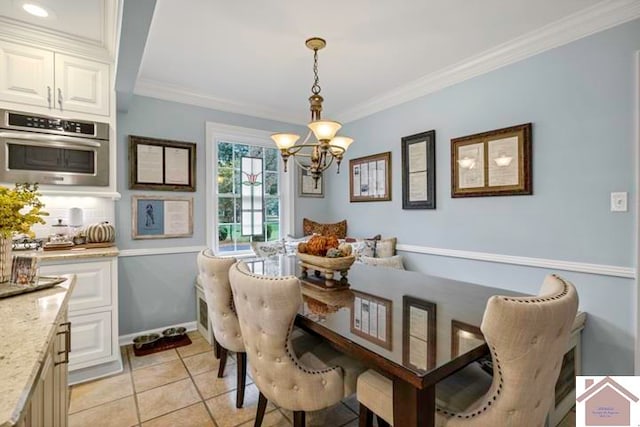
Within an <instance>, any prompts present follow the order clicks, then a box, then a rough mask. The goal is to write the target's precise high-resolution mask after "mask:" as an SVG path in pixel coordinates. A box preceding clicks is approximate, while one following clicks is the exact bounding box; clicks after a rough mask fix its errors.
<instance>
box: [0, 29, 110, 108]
mask: <svg viewBox="0 0 640 427" xmlns="http://www.w3.org/2000/svg"><path fill="white" fill-rule="evenodd" d="M0 101H6V102H16V103H20V104H27V105H34V106H38V107H47V108H49V109H50V110H51V112H52V113H53V112H56V111H57V112H62V111H74V112H80V113H89V114H99V115H103V116H108V115H109V64H105V63H103V62H97V61H91V60H87V59H83V58H78V57H75V56H70V55H64V54H61V53H57V52H52V51H49V50H46V49H38V48H34V47H30V46H26V45H21V44H17V43H10V42H6V41H2V40H0Z"/></svg>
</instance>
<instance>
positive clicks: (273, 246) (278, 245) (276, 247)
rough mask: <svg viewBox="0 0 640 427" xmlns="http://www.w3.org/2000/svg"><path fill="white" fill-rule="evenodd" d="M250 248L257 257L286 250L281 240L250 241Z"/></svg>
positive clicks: (269, 255)
mask: <svg viewBox="0 0 640 427" xmlns="http://www.w3.org/2000/svg"><path fill="white" fill-rule="evenodd" d="M251 249H253V252H254V253H255V254H256V256H257V257H259V258H269V257H272V256H276V255H279V254H284V253H285V252H286V251H285V246H284V243H283V242H282V241H275V242H251Z"/></svg>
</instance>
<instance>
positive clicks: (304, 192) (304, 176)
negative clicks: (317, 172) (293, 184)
mask: <svg viewBox="0 0 640 427" xmlns="http://www.w3.org/2000/svg"><path fill="white" fill-rule="evenodd" d="M296 169H298V196H300V197H324V179H323V178H324V177H323V176H321V177H320V179H318V182H317V183H316V182H315V181H314V179H313V177H312V176H311V172H309V171H308V170H305V169H302V168H296Z"/></svg>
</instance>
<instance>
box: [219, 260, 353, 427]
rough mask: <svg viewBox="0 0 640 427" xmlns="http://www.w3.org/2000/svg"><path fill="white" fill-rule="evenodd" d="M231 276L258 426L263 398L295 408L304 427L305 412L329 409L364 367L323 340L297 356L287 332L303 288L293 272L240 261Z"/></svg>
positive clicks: (296, 426) (298, 423)
mask: <svg viewBox="0 0 640 427" xmlns="http://www.w3.org/2000/svg"><path fill="white" fill-rule="evenodd" d="M229 280H230V282H231V288H232V289H233V297H234V302H235V306H236V309H237V311H238V317H239V319H240V329H241V330H242V337H243V340H244V344H245V348H246V350H247V356H248V358H249V363H250V366H251V374H252V377H253V381H254V383H255V384H256V386H257V387H258V389H259V390H260V397H259V401H258V410H257V413H256V421H255V426H256V427H259V426H260V425H261V424H262V419H263V417H264V412H265V408H266V406H267V401H272V402H274V403H276V404H277V405H278V406H280V407H281V408H283V409H286V410H289V411H293V420H294V427H303V426H304V425H305V412H308V411H319V410H321V409H325V408H328V407H330V406H333V405H335V404H337V403H339V402H340V400H341V399H343V398H344V397H346V396H349V395H351V394H353V393H355V385H356V380H357V377H358V375H359V374H360V373H361V372H362V371H363V369H362V368H361V367H360V365H359V364H357V363H356V362H354V361H352V360H351V359H349V358H347V357H346V356H343V355H341V354H340V353H337V352H335V351H333V350H332V349H331V348H330V347H329V346H327V345H326V344H322V345H319V346H317V347H314V348H313V349H312V350H311V351H308V352H306V353H304V354H302V355H301V356H300V357H298V356H297V354H300V352H298V351H296V349H295V348H294V347H295V343H293V342H292V339H291V335H292V331H293V323H294V320H295V317H296V314H297V313H298V309H299V308H300V305H301V304H302V293H301V290H300V282H299V280H298V279H297V278H296V277H294V276H285V277H270V276H260V275H255V274H252V273H251V272H250V271H249V269H248V267H247V265H246V264H245V263H243V262H238V263H236V264H234V265H233V266H232V267H231V270H230V271H229Z"/></svg>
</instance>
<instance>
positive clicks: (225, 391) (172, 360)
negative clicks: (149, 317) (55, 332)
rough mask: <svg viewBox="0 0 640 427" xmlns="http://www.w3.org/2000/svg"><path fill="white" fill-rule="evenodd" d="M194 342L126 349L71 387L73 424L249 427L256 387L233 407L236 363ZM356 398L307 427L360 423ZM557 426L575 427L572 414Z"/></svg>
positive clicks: (276, 422) (310, 419)
mask: <svg viewBox="0 0 640 427" xmlns="http://www.w3.org/2000/svg"><path fill="white" fill-rule="evenodd" d="M189 336H190V337H191V340H192V344H191V345H188V346H185V347H179V348H178V349H175V350H168V351H163V352H160V353H155V354H151V355H148V356H144V357H136V356H135V355H134V354H133V351H132V349H131V347H130V346H128V347H123V348H122V349H121V350H122V359H123V362H124V372H123V373H122V374H119V375H115V376H112V377H108V378H104V379H100V380H96V381H92V382H88V383H83V384H79V385H76V386H72V387H71V403H70V406H69V426H70V427H76V426H77V427H86V426H91V427H103V426H104V427H111V426H113V427H130V426H142V427H180V426H184V427H200V426H202V427H204V426H211V427H235V426H241V427H248V426H253V419H254V417H255V412H256V406H257V403H258V390H257V388H256V386H255V385H254V384H253V382H252V380H251V377H249V376H247V389H246V391H245V400H244V407H243V408H242V409H236V407H235V397H236V394H235V389H236V366H235V361H233V360H230V361H229V362H228V363H227V367H226V369H225V376H224V377H223V378H217V371H218V360H217V359H216V358H215V357H214V356H213V351H212V350H211V347H210V346H209V344H208V343H207V342H206V340H205V339H204V338H203V337H202V336H201V335H200V334H199V333H198V332H190V333H189ZM357 411H358V402H357V400H356V399H355V396H352V397H351V398H349V399H345V400H344V401H343V402H342V403H340V404H338V405H336V406H334V407H333V408H331V409H330V410H329V411H327V412H326V413H324V414H323V415H322V416H317V415H315V414H310V415H308V416H307V425H308V426H310V427H312V426H318V427H319V426H331V427H340V426H344V427H356V426H357V425H358V422H357ZM262 425H263V427H289V426H291V425H292V423H291V413H290V412H288V411H285V410H282V409H279V408H276V407H275V406H273V405H271V404H270V405H269V406H268V407H267V414H266V415H265V418H264V422H263V423H262ZM559 427H575V413H574V412H571V413H570V414H569V415H568V416H567V417H566V418H565V419H564V420H563V421H562V423H561V424H560V426H559Z"/></svg>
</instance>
